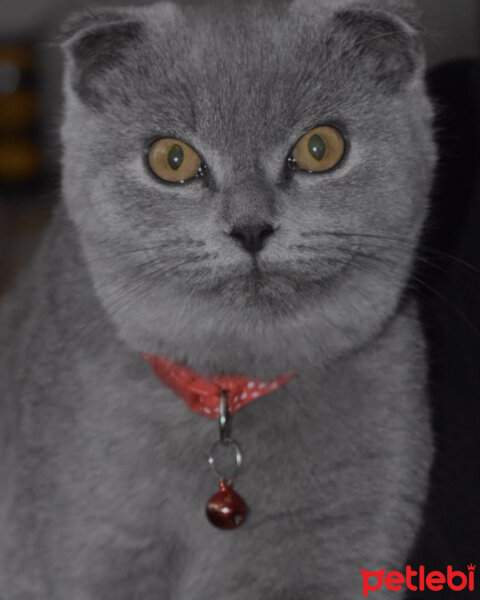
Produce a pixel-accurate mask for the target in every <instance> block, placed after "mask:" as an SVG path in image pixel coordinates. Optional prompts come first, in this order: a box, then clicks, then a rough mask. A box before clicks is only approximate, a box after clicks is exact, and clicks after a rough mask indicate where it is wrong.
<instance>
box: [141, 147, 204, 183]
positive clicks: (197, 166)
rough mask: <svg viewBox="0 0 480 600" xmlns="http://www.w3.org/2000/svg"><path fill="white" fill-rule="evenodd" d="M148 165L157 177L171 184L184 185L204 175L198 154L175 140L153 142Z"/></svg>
mask: <svg viewBox="0 0 480 600" xmlns="http://www.w3.org/2000/svg"><path fill="white" fill-rule="evenodd" d="M148 165H149V167H150V169H151V171H152V172H153V173H154V174H155V175H156V176H157V177H159V178H160V179H162V180H163V181H168V182H169V183H183V182H185V181H188V180H189V179H193V178H194V177H198V176H200V175H201V174H202V173H203V165H202V159H201V158H200V156H199V155H198V153H197V152H196V151H195V150H194V149H193V148H191V147H190V146H189V145H188V144H185V142H181V141H180V140H177V139H175V138H160V139H158V140H156V141H155V142H153V144H152V145H151V146H150V148H149V151H148Z"/></svg>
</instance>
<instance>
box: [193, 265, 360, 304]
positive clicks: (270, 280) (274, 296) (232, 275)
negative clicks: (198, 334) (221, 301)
mask: <svg viewBox="0 0 480 600" xmlns="http://www.w3.org/2000/svg"><path fill="white" fill-rule="evenodd" d="M353 260H354V259H353V258H351V259H350V260H349V261H347V262H345V261H343V262H341V263H338V262H328V261H326V262H325V263H324V264H320V262H319V264H318V267H317V269H314V270H313V269H311V265H305V264H302V263H298V262H297V263H283V264H277V263H273V264H272V263H266V262H265V261H262V260H258V259H256V258H254V259H252V260H251V261H250V263H249V264H248V265H246V264H245V265H242V266H241V267H238V268H236V269H232V268H231V267H224V268H217V269H216V270H215V272H214V273H212V277H211V279H210V280H209V281H204V284H205V285H204V286H202V287H203V291H204V293H208V294H215V295H218V296H220V297H227V298H228V297H235V298H236V299H242V298H243V299H245V300H248V301H249V302H254V301H255V300H258V301H261V302H262V303H263V302H265V301H268V302H270V303H272V304H276V303H278V302H281V303H284V302H285V300H287V299H290V300H292V299H293V298H296V299H302V298H306V297H308V296H310V295H312V294H316V295H317V296H318V295H319V294H322V293H326V292H327V291H329V290H331V289H332V287H334V286H335V285H336V284H338V283H339V282H340V281H341V280H342V279H344V278H345V276H346V273H347V271H348V270H349V269H350V268H351V266H352V263H353Z"/></svg>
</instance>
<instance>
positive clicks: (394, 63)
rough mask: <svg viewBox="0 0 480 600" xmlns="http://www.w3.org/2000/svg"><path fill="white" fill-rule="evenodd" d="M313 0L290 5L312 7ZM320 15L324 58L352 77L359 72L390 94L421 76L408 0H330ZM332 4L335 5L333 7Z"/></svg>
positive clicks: (414, 16) (420, 52)
mask: <svg viewBox="0 0 480 600" xmlns="http://www.w3.org/2000/svg"><path fill="white" fill-rule="evenodd" d="M314 4H315V3H314V0H296V1H295V2H294V7H296V10H299V9H301V10H303V12H304V14H305V12H307V13H308V12H309V11H310V13H311V14H310V18H313V14H312V12H313V11H315V10H316V11H317V12H318V5H317V8H316V9H315V6H314ZM330 6H331V7H333V8H331V9H330V11H329V14H325V13H324V14H323V15H322V24H323V40H322V43H323V46H324V49H325V60H328V61H329V62H331V63H332V66H333V68H335V67H337V68H338V69H341V70H342V71H345V72H347V74H348V72H350V73H351V75H352V76H353V77H355V76H358V75H364V76H365V77H366V78H367V79H368V80H369V81H371V82H372V84H376V85H377V86H378V87H379V88H381V89H382V90H383V91H384V92H387V93H396V92H398V91H400V90H401V89H402V88H404V87H405V86H406V85H407V84H408V83H409V82H411V81H413V80H415V79H417V78H421V77H423V71H424V68H425V57H424V48H423V40H422V36H421V22H420V18H419V15H418V12H417V11H416V10H415V8H414V4H413V3H412V2H410V1H409V0H403V1H398V0H384V2H375V1H373V0H372V1H371V2H355V1H353V2H347V3H345V2H339V3H338V5H337V4H335V2H332V3H331V5H330ZM337 6H338V8H337Z"/></svg>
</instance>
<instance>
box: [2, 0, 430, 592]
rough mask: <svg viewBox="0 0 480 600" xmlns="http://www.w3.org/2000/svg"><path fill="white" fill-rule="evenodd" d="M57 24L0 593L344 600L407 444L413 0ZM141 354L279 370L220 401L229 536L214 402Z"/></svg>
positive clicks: (414, 148) (6, 443) (17, 355)
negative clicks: (52, 138)
mask: <svg viewBox="0 0 480 600" xmlns="http://www.w3.org/2000/svg"><path fill="white" fill-rule="evenodd" d="M61 45H62V50H63V53H64V56H65V84H64V90H65V110H64V122H63V127H62V140H63V147H64V154H63V194H62V196H63V197H62V201H61V202H60V203H59V205H58V208H57V209H56V211H55V214H54V216H53V218H52V222H51V225H50V227H49V229H48V232H47V233H46V235H45V238H44V240H43V243H42V246H41V248H40V250H39V252H38V253H37V255H36V257H35V260H34V261H33V263H32V265H31V266H30V267H29V269H28V271H27V272H26V273H25V274H23V275H22V277H20V278H19V280H18V282H17V284H16V286H15V288H14V289H13V290H12V291H11V293H10V294H9V296H8V298H7V299H6V300H5V301H4V302H3V305H2V311H1V316H0V320H1V334H0V342H1V344H0V347H1V348H2V354H1V362H0V365H1V366H0V403H1V404H0V414H1V415H2V418H1V422H0V450H1V455H0V456H1V462H0V465H1V470H0V485H1V490H2V492H1V503H0V505H1V512H0V528H1V532H2V535H1V537H0V598H1V599H2V600H33V599H35V600H47V599H48V600H66V599H68V600H100V599H101V600H132V599H133V598H138V599H141V600H154V599H155V600H158V599H162V600H207V599H209V600H210V599H212V598H213V599H222V600H246V599H255V600H260V599H261V600H286V599H288V600H318V599H319V598H328V599H333V598H335V599H336V600H347V599H355V600H357V599H358V598H360V597H362V576H361V569H365V570H379V569H386V570H387V571H390V570H393V569H396V570H400V569H401V568H402V567H403V565H404V563H405V561H406V559H407V556H408V552H409V550H410V549H411V547H412V545H413V543H414V541H415V536H416V535H417V532H418V530H419V527H420V525H421V522H422V508H423V502H424V499H425V496H426V491H427V487H428V477H429V470H430V465H431V462H432V455H433V452H434V448H433V441H432V433H431V425H430V413H429V408H428V399H427V394H426V380H427V373H426V361H425V354H426V349H425V342H424V338H423V333H422V327H421V323H420V321H419V317H418V314H417V307H416V302H415V299H414V297H413V295H412V293H411V291H410V286H409V277H410V274H411V270H412V263H413V259H414V256H415V249H416V246H417V243H418V238H419V235H420V232H421V230H422V226H423V223H424V220H425V217H426V214H427V211H428V203H429V190H430V186H431V180H432V173H433V171H434V167H435V157H436V151H435V145H434V141H433V128H432V118H433V109H432V106H431V102H430V100H429V98H428V97H427V94H426V92H425V86H424V71H425V59H424V53H423V47H422V41H421V25H420V20H419V17H418V15H417V13H416V9H415V7H414V6H413V5H412V4H411V3H410V2H408V1H397V0H391V1H390V0H389V1H382V2H380V1H375V0H371V1H362V2H356V1H354V0H336V1H335V2H333V1H330V0H293V1H288V2H287V1H279V2H267V1H262V2H250V1H246V2H236V3H234V2H228V1H227V0H225V1H222V2H218V1H215V0H211V1H210V2H208V1H207V2H202V3H191V4H188V3H186V2H177V3H171V2H161V3H158V4H154V5H152V6H149V7H144V8H138V7H137V8H121V9H98V10H94V11H90V12H85V13H82V14H80V15H76V16H73V17H71V18H70V19H69V20H68V22H67V23H66V25H65V27H64V30H63V33H62V39H61ZM312 132H313V133H312ZM165 140H167V141H165ZM168 140H170V142H169V141H168ZM171 140H174V142H171ZM165 144H167V146H165ZM168 144H170V145H169V146H168ZM172 144H173V145H172ZM165 148H167V149H165ZM142 352H148V353H152V354H155V355H159V356H163V357H167V358H168V359H169V360H171V361H175V362H176V363H179V364H182V365H187V366H188V367H190V368H192V369H194V370H195V371H196V372H197V373H199V374H201V376H203V377H209V376H214V375H218V374H239V375H240V374H241V375H247V376H249V377H252V378H259V379H271V378H275V377H278V376H280V375H284V374H286V373H292V372H295V373H297V375H298V376H297V377H296V378H295V379H293V380H292V381H291V382H290V383H288V384H287V385H286V386H284V387H282V388H281V389H279V390H278V391H276V392H275V393H272V394H270V395H268V396H265V397H263V398H260V399H257V400H255V401H254V402H252V403H251V404H249V405H248V406H246V407H244V408H243V409H242V410H240V411H239V412H238V414H236V415H235V416H234V418H233V431H234V433H233V435H234V437H235V439H236V440H237V441H238V442H239V444H240V445H241V447H242V450H243V455H244V456H243V458H244V464H243V468H242V470H241V472H240V473H239V474H238V477H237V478H236V481H235V489H236V490H237V491H238V493H240V494H241V495H242V497H243V498H244V499H245V500H246V502H247V503H248V506H249V515H248V518H247V521H246V522H245V524H244V525H242V527H240V528H238V529H236V530H235V531H230V532H226V531H219V530H217V529H215V528H213V527H212V526H211V524H210V523H209V522H208V521H207V520H206V518H205V514H204V507H205V502H206V500H207V499H208V498H209V497H210V496H211V495H212V494H213V493H214V492H215V490H216V489H217V480H216V478H215V476H214V474H213V473H212V472H211V470H210V468H209V465H208V464H207V460H206V457H207V456H208V451H209V449H210V446H211V444H212V442H214V441H215V439H216V437H217V427H216V424H215V421H212V420H210V419H205V418H203V417H201V416H199V415H197V414H194V413H193V412H191V411H189V409H188V407H187V406H186V405H185V403H184V402H183V401H182V400H181V399H180V398H179V397H178V396H177V395H176V394H174V393H173V392H172V390H170V389H169V388H168V387H167V386H165V385H163V383H162V382H160V381H159V380H158V379H157V378H156V377H155V375H154V374H153V373H152V371H151V369H150V366H149V364H148V363H147V361H145V360H144V358H143V357H142V356H141V353H142ZM389 594H390V592H388V590H386V589H385V588H382V589H380V590H378V591H376V592H375V597H376V598H377V599H382V598H387V597H390V595H389ZM372 596H373V593H372ZM395 597H401V594H400V593H398V592H397V593H396V596H395Z"/></svg>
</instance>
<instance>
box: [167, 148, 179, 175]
mask: <svg viewBox="0 0 480 600" xmlns="http://www.w3.org/2000/svg"><path fill="white" fill-rule="evenodd" d="M167 162H168V166H169V167H170V168H171V169H173V170H174V171H176V170H177V169H179V168H180V167H181V165H182V163H183V150H182V147H181V146H179V145H178V144H174V145H173V146H172V147H171V148H170V150H169V151H168V155H167Z"/></svg>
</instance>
